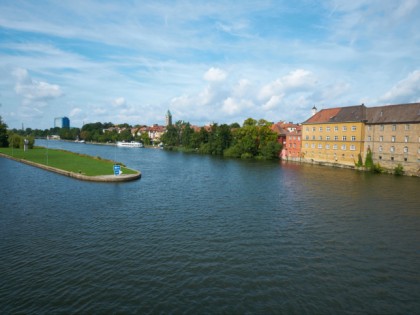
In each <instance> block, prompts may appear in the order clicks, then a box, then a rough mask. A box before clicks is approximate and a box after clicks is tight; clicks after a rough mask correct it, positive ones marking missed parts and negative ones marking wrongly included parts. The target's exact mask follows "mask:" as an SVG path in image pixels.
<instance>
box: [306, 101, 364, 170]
mask: <svg viewBox="0 0 420 315" xmlns="http://www.w3.org/2000/svg"><path fill="white" fill-rule="evenodd" d="M365 122H366V107H365V105H363V104H362V105H357V106H349V107H337V108H329V109H323V110H321V111H319V112H317V113H314V115H313V116H312V117H311V118H309V119H308V120H306V121H305V122H304V123H302V156H303V159H304V160H305V161H308V162H311V161H312V162H318V163H329V164H341V165H348V166H354V165H355V164H356V163H357V162H358V160H359V156H360V158H361V159H362V161H364V151H365V150H364V138H365Z"/></svg>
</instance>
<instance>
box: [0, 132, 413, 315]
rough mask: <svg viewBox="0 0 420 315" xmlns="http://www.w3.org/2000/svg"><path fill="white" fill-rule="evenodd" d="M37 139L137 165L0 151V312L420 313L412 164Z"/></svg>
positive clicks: (50, 145)
mask: <svg viewBox="0 0 420 315" xmlns="http://www.w3.org/2000/svg"><path fill="white" fill-rule="evenodd" d="M37 144H38V145H45V146H46V145H48V147H49V148H53V147H54V148H63V149H68V150H72V151H77V152H83V153H87V154H91V155H94V156H101V157H103V158H110V159H116V160H118V161H121V162H123V163H125V164H126V165H127V166H128V167H131V168H134V169H138V170H141V172H142V178H141V180H138V181H134V182H128V183H119V184H117V183H90V182H83V181H79V180H76V179H72V178H68V177H64V176H61V175H57V174H54V173H50V172H46V171H44V170H41V169H37V168H34V167H31V166H27V165H24V164H20V163H17V162H14V161H11V160H7V159H3V158H0V174H1V175H0V194H1V196H0V254H1V260H0V313H1V314H9V313H22V314H23V313H25V314H42V313H44V314H68V313H72V314H74V313H78V314H94V313H101V314H103V313H140V314H148V313H150V314H156V313H160V314H166V313H172V314H179V313H186V314H203V313H208V314H213V313H214V314H221V313H222V314H243V313H248V314H279V313H284V314H419V313H420V206H419V205H420V180H419V179H418V178H410V177H395V176H390V175H372V174H367V173H360V172H356V171H351V170H344V169H335V168H328V167H320V166H311V165H298V164H280V163H279V162H260V161H242V160H232V159H223V158H218V157H211V156H201V155H194V154H183V153H178V152H167V151H163V150H157V149H127V148H117V147H114V146H99V145H90V144H76V143H66V142H61V141H49V142H48V144H47V142H46V141H40V140H38V141H37ZM46 154H47V150H46Z"/></svg>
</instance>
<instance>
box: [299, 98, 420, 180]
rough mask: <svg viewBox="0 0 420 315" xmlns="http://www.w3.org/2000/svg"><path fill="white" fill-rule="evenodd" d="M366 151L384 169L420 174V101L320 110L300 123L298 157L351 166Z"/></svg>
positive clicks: (364, 156)
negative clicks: (299, 152)
mask: <svg viewBox="0 0 420 315" xmlns="http://www.w3.org/2000/svg"><path fill="white" fill-rule="evenodd" d="M368 150H370V151H371V152H372V158H373V162H374V163H379V164H380V165H381V166H382V167H384V168H386V169H390V170H392V169H394V168H395V167H396V166H397V165H398V164H401V165H402V166H403V167H404V171H405V172H406V173H407V174H410V175H417V176H420V103H412V104H398V105H386V106H379V107H371V108H368V107H366V106H365V105H364V104H362V105H356V106H348V107H336V108H329V109H323V110H321V111H319V112H316V113H314V114H313V116H312V117H310V118H309V119H307V120H306V121H305V122H303V123H302V148H301V151H302V152H301V155H302V160H303V161H306V162H317V163H325V164H332V165H343V166H349V167H354V166H355V164H356V163H357V162H358V161H359V160H360V159H361V160H362V161H363V162H364V161H365V159H366V154H367V152H368Z"/></svg>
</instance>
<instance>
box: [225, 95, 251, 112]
mask: <svg viewBox="0 0 420 315" xmlns="http://www.w3.org/2000/svg"><path fill="white" fill-rule="evenodd" d="M253 105H254V104H253V102H252V101H251V100H248V99H235V98H233V97H228V98H227V99H225V100H224V101H223V105H222V111H223V112H224V113H226V114H228V115H236V114H239V113H241V112H243V111H244V110H247V109H249V108H252V107H253Z"/></svg>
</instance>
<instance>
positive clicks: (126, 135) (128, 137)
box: [10, 122, 150, 144]
mask: <svg viewBox="0 0 420 315" xmlns="http://www.w3.org/2000/svg"><path fill="white" fill-rule="evenodd" d="M114 126H115V125H114V124H113V123H111V122H108V123H101V122H96V123H90V124H86V125H84V126H83V127H82V128H81V129H80V128H59V127H55V128H50V129H45V130H40V129H31V128H26V129H25V130H22V129H12V130H11V131H10V132H11V133H13V134H17V135H19V136H22V137H34V138H46V137H47V136H52V135H58V136H60V139H63V140H85V141H94V142H103V143H105V142H116V141H133V140H135V141H141V142H143V143H144V144H150V139H149V136H148V134H142V135H141V136H133V135H132V134H131V128H132V127H131V126H130V125H128V124H122V125H119V126H118V127H120V128H126V129H125V130H123V131H121V132H120V133H118V132H117V131H116V130H112V131H104V130H105V129H109V128H111V127H114Z"/></svg>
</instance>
